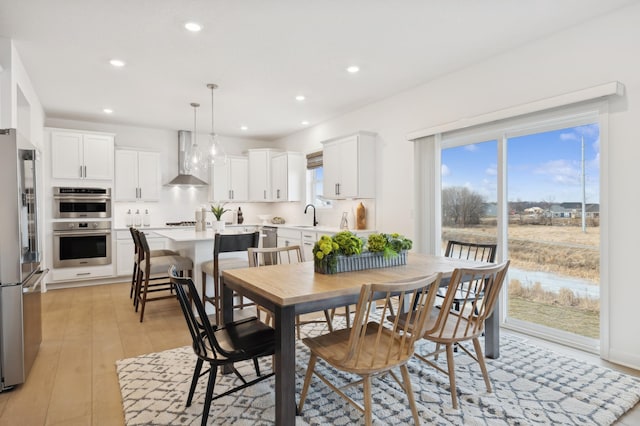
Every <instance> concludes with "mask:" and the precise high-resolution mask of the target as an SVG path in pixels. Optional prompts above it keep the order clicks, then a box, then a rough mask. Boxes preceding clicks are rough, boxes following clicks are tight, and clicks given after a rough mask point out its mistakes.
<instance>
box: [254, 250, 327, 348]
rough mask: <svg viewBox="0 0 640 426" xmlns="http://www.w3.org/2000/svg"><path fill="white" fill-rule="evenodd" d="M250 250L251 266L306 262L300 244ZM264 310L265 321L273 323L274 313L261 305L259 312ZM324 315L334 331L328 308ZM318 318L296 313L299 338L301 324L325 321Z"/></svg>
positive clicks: (299, 335)
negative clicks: (301, 317)
mask: <svg viewBox="0 0 640 426" xmlns="http://www.w3.org/2000/svg"><path fill="white" fill-rule="evenodd" d="M247 251H248V252H249V266H250V267H264V266H270V265H280V264H293V263H301V262H304V260H305V259H304V252H303V251H302V248H301V247H300V246H299V245H290V246H285V247H270V248H265V247H260V248H250V249H248V250H247ZM260 311H263V312H264V313H265V314H266V319H265V322H266V323H267V324H269V323H271V319H272V318H273V315H272V313H271V312H269V311H268V310H266V309H264V308H263V307H261V306H258V312H260ZM324 317H325V321H326V323H327V327H328V328H329V331H333V324H332V322H331V318H332V317H331V314H330V313H329V311H328V310H326V309H325V310H324ZM325 321H318V320H309V321H302V320H301V319H300V315H296V334H297V336H298V339H300V337H301V326H302V325H304V324H310V323H317V322H325Z"/></svg>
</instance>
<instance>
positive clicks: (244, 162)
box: [209, 156, 249, 201]
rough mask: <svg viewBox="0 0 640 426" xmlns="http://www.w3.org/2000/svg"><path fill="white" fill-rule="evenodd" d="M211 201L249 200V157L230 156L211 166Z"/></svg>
mask: <svg viewBox="0 0 640 426" xmlns="http://www.w3.org/2000/svg"><path fill="white" fill-rule="evenodd" d="M210 181H211V185H209V201H247V200H248V199H249V159H248V158H247V157H240V156H238V157H233V156H228V157H227V161H226V162H222V161H216V162H215V163H214V164H213V167H211V180H210Z"/></svg>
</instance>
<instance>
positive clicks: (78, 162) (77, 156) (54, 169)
mask: <svg viewBox="0 0 640 426" xmlns="http://www.w3.org/2000/svg"><path fill="white" fill-rule="evenodd" d="M82 166H83V163H82V134H80V133H63V132H53V133H52V134H51V175H52V177H53V178H56V179H80V178H82V176H83V169H82Z"/></svg>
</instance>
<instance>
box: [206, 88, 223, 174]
mask: <svg viewBox="0 0 640 426" xmlns="http://www.w3.org/2000/svg"><path fill="white" fill-rule="evenodd" d="M207 88H209V89H211V133H210V134H209V161H210V162H211V164H214V163H215V162H217V161H218V162H222V163H226V162H227V153H226V152H225V151H224V148H223V147H222V144H221V143H220V141H219V140H218V135H217V134H216V132H215V130H214V127H213V91H214V90H215V89H217V88H218V85H217V84H213V83H209V84H207Z"/></svg>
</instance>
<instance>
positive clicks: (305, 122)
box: [300, 120, 309, 126]
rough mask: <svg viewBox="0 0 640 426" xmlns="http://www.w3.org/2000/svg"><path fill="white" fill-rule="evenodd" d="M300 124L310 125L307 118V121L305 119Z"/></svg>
mask: <svg viewBox="0 0 640 426" xmlns="http://www.w3.org/2000/svg"><path fill="white" fill-rule="evenodd" d="M300 124H302V125H303V126H308V125H309V122H308V121H307V120H305V121H303V122H302V123H300Z"/></svg>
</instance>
